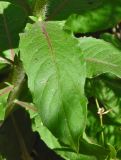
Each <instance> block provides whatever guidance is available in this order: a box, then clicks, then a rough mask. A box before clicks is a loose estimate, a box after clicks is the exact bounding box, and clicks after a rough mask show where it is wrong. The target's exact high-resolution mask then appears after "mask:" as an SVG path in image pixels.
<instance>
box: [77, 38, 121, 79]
mask: <svg viewBox="0 0 121 160" xmlns="http://www.w3.org/2000/svg"><path fill="white" fill-rule="evenodd" d="M79 41H80V48H81V49H82V51H83V53H84V56H85V61H86V62H87V77H93V76H96V75H99V74H102V73H106V72H110V73H112V74H115V75H117V76H119V77H121V51H120V50H119V49H118V48H117V47H115V46H114V45H112V44H111V43H108V42H105V41H103V40H98V39H95V38H91V37H89V38H80V40H79Z"/></svg>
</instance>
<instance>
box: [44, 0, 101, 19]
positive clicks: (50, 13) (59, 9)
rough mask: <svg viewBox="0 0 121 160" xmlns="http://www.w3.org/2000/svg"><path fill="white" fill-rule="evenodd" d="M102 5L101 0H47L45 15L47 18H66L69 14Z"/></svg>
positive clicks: (79, 12)
mask: <svg viewBox="0 0 121 160" xmlns="http://www.w3.org/2000/svg"><path fill="white" fill-rule="evenodd" d="M100 5H102V0H101V1H100V0H86V1H85V0H75V1H73V0H70V1H68V0H58V1H56V0H49V1H48V4H47V9H46V10H47V11H46V16H47V18H48V19H49V20H66V19H67V18H68V17H69V16H70V15H71V14H74V13H76V14H82V13H84V12H86V11H90V10H92V9H94V8H97V7H99V6H100Z"/></svg>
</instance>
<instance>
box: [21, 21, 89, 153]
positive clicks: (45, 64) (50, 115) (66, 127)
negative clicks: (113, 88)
mask: <svg viewBox="0 0 121 160" xmlns="http://www.w3.org/2000/svg"><path fill="white" fill-rule="evenodd" d="M20 52H21V59H22V61H23V65H24V68H25V71H26V73H27V75H28V85H29V88H30V90H31V92H32V94H33V99H34V103H35V105H36V106H37V107H38V111H39V112H38V114H40V116H41V119H42V122H43V123H44V125H45V126H47V127H48V128H49V129H50V131H51V132H52V133H53V134H54V135H55V136H56V137H57V138H58V139H59V140H60V141H61V142H63V143H65V144H67V145H70V146H71V147H72V148H73V149H74V150H76V151H78V142H79V138H80V135H82V133H83V131H84V129H85V122H86V99H85V96H84V83H85V76H86V71H85V69H86V68H85V62H84V60H83V55H82V52H81V50H80V48H79V47H78V41H77V40H76V38H74V37H72V36H71V35H70V34H67V33H66V32H64V31H63V30H62V27H61V24H59V22H46V23H45V22H39V23H36V24H34V25H33V27H31V28H30V30H28V31H27V32H26V33H25V34H22V35H21V38H20Z"/></svg>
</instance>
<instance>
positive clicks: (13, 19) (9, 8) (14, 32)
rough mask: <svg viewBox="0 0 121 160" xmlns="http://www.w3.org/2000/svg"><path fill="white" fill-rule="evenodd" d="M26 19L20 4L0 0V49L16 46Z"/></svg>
mask: <svg viewBox="0 0 121 160" xmlns="http://www.w3.org/2000/svg"><path fill="white" fill-rule="evenodd" d="M26 19H27V13H26V12H25V10H24V9H22V8H21V7H20V6H17V5H15V4H11V3H9V2H3V1H0V50H6V49H12V48H17V47H18V42H19V33H20V32H22V30H23V28H24V27H25V24H26Z"/></svg>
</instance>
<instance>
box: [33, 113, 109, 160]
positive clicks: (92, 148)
mask: <svg viewBox="0 0 121 160" xmlns="http://www.w3.org/2000/svg"><path fill="white" fill-rule="evenodd" d="M30 115H32V114H31V113H30ZM32 122H33V123H32V127H33V130H34V131H38V133H39V134H40V136H41V139H42V140H43V141H44V142H45V143H46V144H47V146H48V147H49V148H51V149H52V150H54V151H55V152H56V153H57V154H59V155H60V156H61V157H63V158H64V159H65V160H81V159H83V160H99V159H101V158H102V159H104V157H106V156H107V155H108V153H109V152H108V151H107V150H106V149H104V148H103V147H101V146H99V145H95V144H90V143H87V142H85V141H84V140H83V143H82V142H81V143H80V153H75V152H73V151H72V150H71V149H70V148H67V147H64V146H63V145H62V144H60V143H59V142H58V139H56V138H55V137H54V136H53V135H52V133H51V132H50V131H49V130H48V129H47V128H46V127H45V126H44V125H43V123H42V121H41V119H40V117H39V116H38V115H36V114H35V116H34V117H33V115H32ZM84 150H85V151H84ZM86 151H87V152H86ZM84 152H85V153H84ZM102 159H101V160H102Z"/></svg>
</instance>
